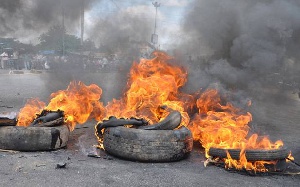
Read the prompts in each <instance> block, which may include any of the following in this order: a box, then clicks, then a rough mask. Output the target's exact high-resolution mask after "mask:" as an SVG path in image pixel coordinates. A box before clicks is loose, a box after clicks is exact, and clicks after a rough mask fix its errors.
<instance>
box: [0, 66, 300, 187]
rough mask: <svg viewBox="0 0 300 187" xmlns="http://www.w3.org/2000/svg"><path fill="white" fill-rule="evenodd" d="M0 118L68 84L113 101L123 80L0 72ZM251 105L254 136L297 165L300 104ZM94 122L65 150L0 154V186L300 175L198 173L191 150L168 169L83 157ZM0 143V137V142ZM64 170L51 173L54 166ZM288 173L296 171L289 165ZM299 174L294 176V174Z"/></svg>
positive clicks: (272, 180)
mask: <svg viewBox="0 0 300 187" xmlns="http://www.w3.org/2000/svg"><path fill="white" fill-rule="evenodd" d="M0 71H1V72H0V104H1V106H2V107H0V112H6V111H8V112H9V111H19V109H20V108H21V107H22V106H23V105H24V104H25V102H26V99H27V98H30V97H38V98H40V99H41V100H43V101H45V102H46V101H47V99H48V97H49V95H50V94H51V93H52V92H55V91H57V90H59V89H65V88H66V86H67V85H68V83H69V82H70V80H71V79H77V80H79V79H80V80H82V81H83V82H84V83H85V84H91V83H96V84H97V85H99V86H100V87H101V88H102V89H103V97H102V100H103V102H107V101H109V100H111V99H112V98H114V97H116V98H117V97H119V96H120V94H121V91H122V87H123V86H122V85H125V82H126V77H124V76H126V74H123V75H122V74H121V73H118V72H110V73H106V72H101V73H93V74H88V75H86V74H83V73H77V74H76V76H73V75H68V74H62V75H55V74H48V73H42V74H32V73H29V72H25V74H8V72H7V71H3V70H0ZM286 101H287V102H284V103H282V102H280V103H279V102H273V101H271V100H267V99H259V98H258V99H257V100H253V101H252V102H253V106H252V107H251V110H252V111H251V112H252V114H253V119H254V122H255V124H256V126H255V127H256V128H257V130H258V131H261V132H264V133H268V134H269V135H270V137H272V138H274V139H278V138H280V139H282V140H283V141H284V142H285V144H286V145H287V146H288V147H290V149H291V150H292V152H293V154H294V156H295V158H296V161H300V149H299V147H300V146H299V145H300V139H299V134H300V128H299V122H300V117H299V112H300V101H299V100H297V98H293V97H287V98H286ZM95 124H96V122H93V121H91V122H88V123H86V124H84V125H80V126H79V125H78V126H77V128H76V129H75V130H74V131H73V132H72V133H71V135H70V139H69V142H68V146H67V148H66V149H60V150H58V151H52V152H18V153H9V152H0V177H1V180H0V186H51V187H52V186H89V187H91V186H118V187H119V186H168V187H169V186H251V187H252V186H272V187H274V186H299V184H300V175H295V176H290V175H287V176H286V175H263V176H256V177H252V176H249V175H244V174H241V173H236V172H229V171H226V170H225V169H223V168H220V167H216V166H208V167H204V165H203V162H204V161H205V158H204V155H203V150H201V149H200V148H199V146H194V150H193V152H192V153H191V155H190V156H189V157H188V158H187V159H185V160H182V161H179V162H171V163H139V162H132V161H126V160H122V159H118V158H115V157H111V156H107V155H106V153H105V152H100V155H101V156H102V157H101V158H92V157H87V153H89V152H91V151H95V149H94V148H93V145H95V144H96V143H97V141H96V137H95V136H94V125H95ZM0 138H1V137H0ZM60 162H64V163H66V164H67V165H66V168H62V169H56V166H57V164H58V163H60ZM290 167H291V168H297V167H295V166H294V165H291V166H290ZM299 171H300V170H299Z"/></svg>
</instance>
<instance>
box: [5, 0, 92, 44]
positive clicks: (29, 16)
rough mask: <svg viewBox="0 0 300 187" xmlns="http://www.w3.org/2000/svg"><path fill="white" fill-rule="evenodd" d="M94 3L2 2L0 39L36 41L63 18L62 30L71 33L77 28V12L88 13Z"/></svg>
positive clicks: (69, 0)
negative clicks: (66, 29)
mask: <svg viewBox="0 0 300 187" xmlns="http://www.w3.org/2000/svg"><path fill="white" fill-rule="evenodd" d="M83 2H84V6H83ZM94 2H95V0H84V1H82V0H26V1H21V0H2V1H1V3H0V22H1V28H0V35H1V36H3V37H14V38H21V37H22V36H23V37H26V39H27V40H28V38H29V39H30V38H34V37H35V38H37V37H38V36H39V35H40V34H41V32H45V31H47V29H48V28H49V27H51V26H53V25H58V24H62V20H63V15H64V18H65V25H66V28H68V29H70V30H71V29H74V28H76V27H79V18H80V9H81V8H82V7H84V9H85V10H89V9H90V8H91V6H92V5H93V3H94ZM24 34H25V35H26V36H24ZM21 39H22V38H21ZM23 39H25V38H23Z"/></svg>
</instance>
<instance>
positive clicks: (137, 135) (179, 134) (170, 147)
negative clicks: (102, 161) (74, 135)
mask: <svg viewBox="0 0 300 187" xmlns="http://www.w3.org/2000/svg"><path fill="white" fill-rule="evenodd" d="M103 145H104V149H105V150H106V151H107V152H108V153H109V154H111V155H114V156H117V157H120V158H123V159H127V160H135V161H141V162H171V161H178V160H181V159H183V158H185V157H186V156H188V155H189V153H190V152H191V151H192V148H193V137H192V134H191V131H190V130H189V129H187V128H186V127H181V128H179V129H177V130H142V129H133V128H126V127H112V128H106V129H105V131H104V136H103Z"/></svg>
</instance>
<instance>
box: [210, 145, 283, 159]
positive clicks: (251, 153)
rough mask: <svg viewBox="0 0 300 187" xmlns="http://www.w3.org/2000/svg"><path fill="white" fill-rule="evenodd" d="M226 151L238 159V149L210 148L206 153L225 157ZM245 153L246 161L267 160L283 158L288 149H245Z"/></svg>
mask: <svg viewBox="0 0 300 187" xmlns="http://www.w3.org/2000/svg"><path fill="white" fill-rule="evenodd" d="M227 151H228V152H229V154H230V156H231V158H233V159H235V160H239V159H240V152H241V150H240V149H221V148H210V149H209V152H208V154H209V155H210V156H212V157H219V158H227ZM245 154H246V158H247V160H248V161H262V160H264V161H269V160H281V159H285V158H287V157H288V155H289V151H288V150H287V149H286V148H285V147H282V148H279V149H272V150H256V149H255V150H254V149H253V150H246V151H245Z"/></svg>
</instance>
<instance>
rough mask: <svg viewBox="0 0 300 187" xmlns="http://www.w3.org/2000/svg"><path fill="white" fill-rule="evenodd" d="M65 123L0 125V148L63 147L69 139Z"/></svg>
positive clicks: (37, 149) (51, 148) (39, 149)
mask: <svg viewBox="0 0 300 187" xmlns="http://www.w3.org/2000/svg"><path fill="white" fill-rule="evenodd" d="M69 134H70V131H69V128H68V127H67V126H66V125H61V126H57V127H19V126H6V127H0V149H7V150H15V151H50V150H55V149H59V148H62V147H65V146H66V145H67V142H68V139H69Z"/></svg>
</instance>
